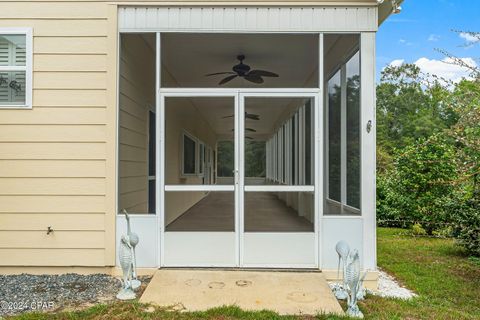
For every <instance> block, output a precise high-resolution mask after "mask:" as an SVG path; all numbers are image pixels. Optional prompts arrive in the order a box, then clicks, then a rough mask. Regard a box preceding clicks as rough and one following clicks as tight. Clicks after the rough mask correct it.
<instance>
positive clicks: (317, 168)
mask: <svg viewBox="0 0 480 320" xmlns="http://www.w3.org/2000/svg"><path fill="white" fill-rule="evenodd" d="M166 97H189V98H193V97H231V98H233V99H234V104H235V107H234V108H235V118H234V119H235V130H234V139H235V143H234V146H235V168H234V170H235V174H234V177H235V178H234V185H231V186H225V185H176V186H173V185H170V186H166V185H165V176H164V171H165V170H164V168H165V153H166V150H165V98H166ZM248 97H265V98H268V97H296V98H313V100H314V104H313V107H314V110H315V112H314V115H315V117H314V137H315V138H314V146H315V148H314V149H315V152H314V159H315V160H314V164H315V165H314V176H315V183H314V186H275V187H273V186H246V187H245V180H244V110H245V98H248ZM321 105H322V104H321V92H320V91H319V89H317V88H313V89H304V88H285V89H263V88H262V89H255V88H236V89H225V88H194V89H190V88H187V89H183V88H168V89H166V88H161V89H158V92H157V110H156V111H157V112H156V115H157V124H158V125H157V136H158V137H159V138H158V139H157V145H156V148H157V149H156V150H157V156H158V159H159V161H157V170H156V173H157V177H156V178H157V189H156V190H157V199H158V201H157V202H156V203H157V212H158V213H159V214H158V215H157V216H158V219H157V228H158V229H157V230H159V239H158V240H159V244H160V245H159V251H160V252H159V254H158V257H159V266H160V267H165V266H168V265H167V264H166V263H165V192H167V191H231V192H232V191H233V192H234V194H235V203H234V206H235V249H234V250H235V263H234V264H215V265H211V264H208V263H207V264H192V265H189V264H188V263H187V264H186V265H175V266H197V267H202V266H203V267H212V266H215V267H256V268H257V267H270V268H318V267H319V266H320V265H321V264H320V256H321V255H320V254H319V248H320V247H321V246H320V236H319V231H320V230H321V225H320V224H321V219H320V218H321V215H320V211H321V209H320V208H321V204H322V203H323V200H322V199H321V198H322V197H323V194H322V192H321V186H322V184H323V182H322V181H323V170H322V168H323V164H322V163H323V155H322V153H323V152H322V150H323V146H322V144H321V142H322V141H323V130H322V128H321V127H320V126H321V125H322V123H323V108H322V107H321ZM249 191H250V192H252V191H285V192H299V191H302V192H305V191H309V192H311V191H314V199H315V201H314V252H313V255H314V261H315V263H312V264H295V263H294V264H275V263H274V264H264V263H262V264H245V263H244V261H243V257H244V251H243V250H244V214H243V213H244V207H243V205H244V203H243V201H244V192H249ZM202 233H207V232H202Z"/></svg>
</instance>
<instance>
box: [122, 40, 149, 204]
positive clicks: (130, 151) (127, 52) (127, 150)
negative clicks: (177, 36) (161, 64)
mask: <svg viewBox="0 0 480 320" xmlns="http://www.w3.org/2000/svg"><path fill="white" fill-rule="evenodd" d="M148 37H154V34H143V35H140V34H124V35H122V37H121V41H120V46H121V47H120V66H119V67H120V79H119V183H118V188H119V190H118V193H119V200H118V201H119V210H120V211H121V210H122V209H126V210H128V211H129V212H131V213H147V212H148V139H149V137H148V119H149V118H148V117H149V110H150V109H151V108H153V107H154V106H155V51H154V49H153V48H152V47H151V46H150V45H149V43H148V42H147V40H146V38H148Z"/></svg>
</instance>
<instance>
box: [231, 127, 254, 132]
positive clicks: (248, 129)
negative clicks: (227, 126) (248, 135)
mask: <svg viewBox="0 0 480 320" xmlns="http://www.w3.org/2000/svg"><path fill="white" fill-rule="evenodd" d="M234 130H235V129H232V131H234ZM245 131H249V132H257V130H255V129H252V128H245Z"/></svg>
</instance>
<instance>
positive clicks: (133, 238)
mask: <svg viewBox="0 0 480 320" xmlns="http://www.w3.org/2000/svg"><path fill="white" fill-rule="evenodd" d="M123 213H124V214H125V219H127V235H128V238H129V239H130V245H131V247H132V252H133V269H132V279H131V283H132V289H133V290H136V289H138V288H139V287H140V286H141V284H142V282H141V281H140V280H138V278H137V257H136V255H135V247H136V246H137V244H138V242H139V241H140V239H139V237H138V235H137V234H136V233H135V232H132V228H131V227H130V215H129V214H128V212H127V210H125V209H123Z"/></svg>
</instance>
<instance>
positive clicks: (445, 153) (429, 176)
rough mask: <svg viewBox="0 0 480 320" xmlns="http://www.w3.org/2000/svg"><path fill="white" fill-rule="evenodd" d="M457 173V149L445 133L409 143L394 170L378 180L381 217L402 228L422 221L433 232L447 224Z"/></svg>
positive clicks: (396, 158)
mask: <svg viewBox="0 0 480 320" xmlns="http://www.w3.org/2000/svg"><path fill="white" fill-rule="evenodd" d="M456 172H457V171H456V161H455V149H454V147H453V146H452V144H451V143H450V142H449V141H448V140H447V139H446V138H444V137H443V136H441V135H433V136H432V137H430V138H429V139H422V140H419V141H418V142H417V143H415V144H412V145H408V146H407V147H405V148H404V149H403V150H402V152H401V153H398V154H397V155H396V157H395V161H394V169H393V170H390V171H389V172H386V173H384V174H381V175H379V177H378V179H377V184H378V187H377V195H378V196H377V201H378V202H377V206H378V211H377V218H378V220H379V221H380V222H381V221H385V223H382V224H383V225H390V226H391V225H392V224H393V225H395V226H399V227H408V226H411V225H412V224H414V223H420V224H421V225H422V226H423V227H424V228H425V229H426V230H427V232H428V233H429V234H432V232H433V231H434V230H436V229H439V228H441V227H444V223H445V222H448V219H447V214H446V212H445V203H448V202H450V198H451V197H452V196H453V194H454V190H455V187H454V185H453V184H452V183H451V182H452V181H454V180H455V179H456V177H457V173H456ZM388 220H393V221H395V220H397V221H404V222H398V223H395V222H392V221H388ZM405 221H406V222H405Z"/></svg>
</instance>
